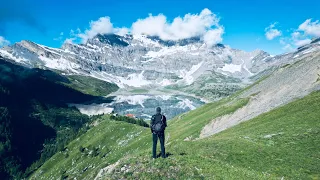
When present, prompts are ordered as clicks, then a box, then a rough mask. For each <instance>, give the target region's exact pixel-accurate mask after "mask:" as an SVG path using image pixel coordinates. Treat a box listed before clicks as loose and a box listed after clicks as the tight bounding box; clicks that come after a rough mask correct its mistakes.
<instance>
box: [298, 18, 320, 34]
mask: <svg viewBox="0 0 320 180" xmlns="http://www.w3.org/2000/svg"><path fill="white" fill-rule="evenodd" d="M298 30H300V31H303V32H304V33H305V34H307V35H310V36H316V37H319V36H320V22H319V20H317V21H314V22H312V20H311V19H307V20H306V21H305V22H304V23H302V24H300V26H299V29H298Z"/></svg>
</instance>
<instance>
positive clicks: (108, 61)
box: [0, 34, 319, 87]
mask: <svg viewBox="0 0 320 180" xmlns="http://www.w3.org/2000/svg"><path fill="white" fill-rule="evenodd" d="M318 47H319V42H318V41H316V40H314V41H313V43H312V44H311V45H308V46H305V47H302V48H301V49H300V50H298V51H297V52H295V53H289V54H284V55H280V56H275V57H272V56H270V55H269V54H268V53H266V52H263V51H261V50H256V51H253V52H245V51H241V50H237V49H232V48H230V47H228V46H225V45H222V44H217V45H215V46H213V47H207V46H206V44H205V43H203V42H202V41H201V40H200V38H197V37H194V38H189V39H183V40H179V41H164V40H161V39H160V38H159V37H149V36H144V35H140V36H133V35H125V36H119V35H115V34H105V35H101V34H98V35H96V36H95V37H94V38H92V39H89V40H88V41H87V43H85V44H68V43H67V44H64V45H63V46H62V47H61V48H50V47H47V46H44V45H39V44H36V43H33V42H30V41H21V42H19V43H16V44H13V45H12V46H8V47H4V48H2V49H0V55H1V56H4V57H7V58H10V59H13V60H14V61H16V62H18V63H21V64H23V65H25V66H29V67H39V68H50V69H55V70H59V71H61V72H62V73H66V74H80V75H86V76H92V77H96V78H99V79H102V80H105V81H109V82H113V83H116V84H117V85H118V86H119V87H128V86H131V87H143V86H168V85H171V86H172V85H178V86H189V85H194V84H195V82H197V80H199V81H204V82H205V81H207V80H208V78H209V77H212V76H213V78H215V77H217V76H219V77H221V76H222V77H223V78H220V79H222V83H223V79H230V78H235V79H236V80H235V81H232V83H235V82H236V83H239V82H242V81H243V80H247V79H248V78H249V77H251V76H254V75H256V74H259V73H260V72H263V71H265V70H266V69H268V68H271V67H275V66H279V65H281V64H284V63H287V62H292V61H294V60H295V57H296V56H299V54H301V53H307V52H308V51H313V49H317V48H318ZM209 79H210V78H209ZM211 79H212V78H211ZM219 83H221V82H219Z"/></svg>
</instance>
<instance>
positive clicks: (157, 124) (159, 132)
mask: <svg viewBox="0 0 320 180" xmlns="http://www.w3.org/2000/svg"><path fill="white" fill-rule="evenodd" d="M150 125H151V126H150V128H151V133H152V140H153V146H152V157H153V159H155V158H157V154H156V152H157V142H158V138H159V140H160V145H161V156H162V158H165V157H166V151H165V148H164V130H165V129H166V127H167V119H166V117H165V116H164V115H162V114H161V108H160V107H157V108H156V114H155V115H153V116H152V117H151V123H150Z"/></svg>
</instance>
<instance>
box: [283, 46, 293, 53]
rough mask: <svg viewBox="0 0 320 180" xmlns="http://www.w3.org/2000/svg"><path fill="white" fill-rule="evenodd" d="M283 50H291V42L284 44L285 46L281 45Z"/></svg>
mask: <svg viewBox="0 0 320 180" xmlns="http://www.w3.org/2000/svg"><path fill="white" fill-rule="evenodd" d="M282 49H283V50H285V51H287V52H290V51H293V50H294V48H293V47H292V45H291V44H286V45H285V46H283V48H282Z"/></svg>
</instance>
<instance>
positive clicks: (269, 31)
mask: <svg viewBox="0 0 320 180" xmlns="http://www.w3.org/2000/svg"><path fill="white" fill-rule="evenodd" d="M276 24H277V23H273V24H271V25H270V26H268V27H267V28H265V32H266V33H265V35H266V38H267V39H268V40H273V39H274V38H276V37H278V36H281V35H282V32H281V31H280V30H278V29H276V28H275V26H276Z"/></svg>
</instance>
